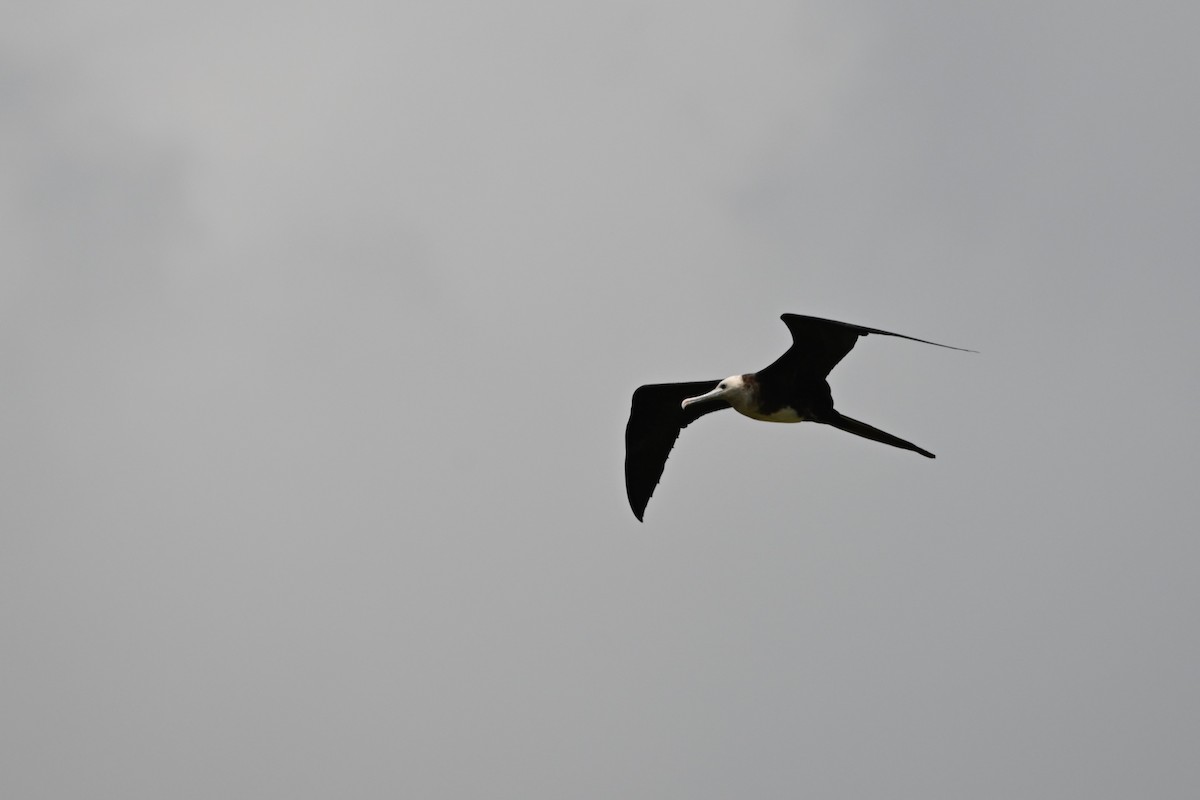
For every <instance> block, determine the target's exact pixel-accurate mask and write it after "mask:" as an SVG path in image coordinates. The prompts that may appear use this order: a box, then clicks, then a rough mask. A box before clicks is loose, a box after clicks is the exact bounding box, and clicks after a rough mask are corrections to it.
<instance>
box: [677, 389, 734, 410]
mask: <svg viewBox="0 0 1200 800" xmlns="http://www.w3.org/2000/svg"><path fill="white" fill-rule="evenodd" d="M728 392H729V390H728V389H722V388H721V387H720V386H718V387H717V388H715V389H713V390H712V391H711V392H705V393H704V394H701V395H697V396H696V397H689V398H688V399H686V400H684V401H683V403H681V404H680V408H687V407H688V406H690V405H691V404H692V403H703V402H704V401H705V400H716V399H718V398H721V397H724V396H725V395H726V394H727V393H728Z"/></svg>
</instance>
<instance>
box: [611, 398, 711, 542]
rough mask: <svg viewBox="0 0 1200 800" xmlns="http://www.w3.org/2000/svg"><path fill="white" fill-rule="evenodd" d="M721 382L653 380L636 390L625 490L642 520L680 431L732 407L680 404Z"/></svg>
mask: <svg viewBox="0 0 1200 800" xmlns="http://www.w3.org/2000/svg"><path fill="white" fill-rule="evenodd" d="M718 383H720V380H715V381H695V382H693V383H652V384H648V385H646V386H640V387H638V389H637V391H635V392H634V393H633V403H632V405H631V407H630V409H629V423H628V424H627V425H626V426H625V492H626V494H628V495H629V507H630V508H632V509H633V515H634V516H635V517H637V518H638V521H639V522H640V521H641V519H642V515H644V514H645V513H646V504H647V503H649V502H650V495H652V494H654V487H656V486H658V480H659V478H661V477H662V473H663V467H665V466H666V465H667V456H669V455H670V454H671V448H672V447H674V446H675V440H676V439H678V438H679V432H680V431H681V430H683V429H684V428H686V427H687V426H688V425H689V424H691V423H693V422H695V421H696V420H698V419H700V417H702V416H704V415H705V414H708V413H710V412H713V411H720V410H721V409H722V408H728V407H729V404H728V403H726V402H725V401H724V400H709V401H706V402H703V403H696V404H694V405H690V406H688V407H687V408H681V407H680V404H681V403H683V401H684V400H686V399H687V398H689V397H695V396H697V395H701V394H704V393H705V392H707V391H710V390H711V389H712V388H713V387H714V386H716V385H717V384H718Z"/></svg>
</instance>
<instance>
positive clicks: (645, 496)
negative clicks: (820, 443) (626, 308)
mask: <svg viewBox="0 0 1200 800" xmlns="http://www.w3.org/2000/svg"><path fill="white" fill-rule="evenodd" d="M780 319H782V320H783V322H784V324H785V325H787V326H788V330H790V331H791V333H792V346H791V347H789V348H788V350H787V352H786V353H784V354H783V355H782V356H780V357H779V358H778V359H776V361H775V363H773V364H771V365H770V366H769V367H767V368H765V369H760V370H759V371H758V372H751V373H746V374H745V375H732V376H730V377H728V378H726V379H725V380H721V381H718V380H711V381H691V382H689V383H651V384H647V385H646V386H640V387H638V389H637V390H636V391H635V392H634V393H633V404H632V407H631V408H630V411H629V423H628V424H627V425H626V426H625V491H626V493H627V494H628V495H629V506H630V508H632V509H633V514H634V516H636V517H637V518H638V521H641V520H642V517H643V515H644V514H645V513H646V504H647V503H649V502H650V496H651V495H652V494H654V488H655V487H656V486H658V481H659V479H660V478H661V477H662V473H663V468H664V467H665V466H666V464H667V456H668V455H670V453H671V448H672V447H674V446H675V440H676V439H678V438H679V432H680V431H682V430H683V429H684V428H686V427H687V426H688V425H690V424H691V423H693V422H695V421H696V420H698V419H700V417H702V416H704V415H705V414H709V413H711V412H713V411H720V410H721V409H723V408H730V407H732V408H733V409H734V410H736V411H738V412H739V413H741V414H744V415H746V416H747V417H750V418H752V419H759V420H764V421H766V422H820V423H823V424H825V425H832V426H833V427H835V428H839V429H841V430H844V431H847V432H848V433H853V434H857V435H858V436H863V437H865V438H867V439H873V440H874V441H876V442H883V443H884V444H890V445H891V446H892V447H899V448H902V449H904V450H912V451H913V452H914V453H920V454H921V455H923V456H925V457H926V458H935V457H936V456H934V454H933V453H931V452H929V451H928V450H926V449H924V448H923V447H918V446H917V445H915V444H913V443H912V442H906V441H905V440H904V439H901V438H900V437H898V436H893V435H892V434H890V433H887V432H885V431H881V430H879V428H876V427H873V426H871V425H868V424H867V423H865V422H859V421H858V420H856V419H851V418H850V417H847V416H845V415H844V414H840V413H838V412H837V411H835V410H834V408H833V395H832V394H831V392H830V390H829V383H828V382H827V381H826V377H827V376H828V375H829V373H830V371H831V370H832V369H833V368H834V367H836V366H837V364H838V362H839V361H841V360H842V359H843V358H845V357H846V354H847V353H849V352H850V351H851V350H852V349H853V348H854V345H855V343H857V342H858V338H859V337H860V336H866V335H867V334H871V333H877V334H881V335H883V336H897V337H899V338H901V339H910V340H912V341H914V342H921V343H922V344H932V345H935V346H937V347H945V348H948V349H950V350H963V351H965V352H968V353H973V352H975V351H974V350H966V348H963V347H951V346H950V345H948V344H938V343H937V342H931V341H929V340H927V339H918V338H916V337H915V336H905V335H904V334H902V333H892V332H891V331H881V330H879V329H878V328H864V327H863V326H861V325H851V324H849V323H846V322H835V321H834V320H831V319H821V318H819V317H805V316H801V315H799V314H784V315H783V316H782V317H780Z"/></svg>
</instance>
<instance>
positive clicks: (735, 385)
mask: <svg viewBox="0 0 1200 800" xmlns="http://www.w3.org/2000/svg"><path fill="white" fill-rule="evenodd" d="M754 388H755V387H754V379H753V377H752V376H750V375H731V376H729V377H728V378H726V379H725V380H723V381H721V382H720V383H718V384H717V385H716V388H714V389H713V390H712V391H709V392H705V393H704V394H702V395H697V396H696V397H689V398H688V399H686V400H684V401H683V406H682V407H683V408H687V407H688V406H690V405H691V404H692V403H702V402H704V401H705V400H724V401H725V402H726V403H729V405H731V406H733V407H734V408H737V409H741V408H743V407H747V408H748V407H749V406H750V405H752V404H753V402H754Z"/></svg>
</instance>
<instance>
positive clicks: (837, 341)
mask: <svg viewBox="0 0 1200 800" xmlns="http://www.w3.org/2000/svg"><path fill="white" fill-rule="evenodd" d="M780 319H782V320H783V322H784V324H785V325H787V326H788V330H789V331H791V332H792V346H791V347H789V348H788V351H787V352H786V353H784V354H783V355H782V356H780V357H779V358H778V359H777V360H776V361H775V363H774V364H772V365H771V366H769V367H767V368H766V369H763V370H759V373H758V374H759V375H760V376H761V375H763V374H764V373H765V374H767V375H769V374H771V372H778V371H780V370H782V369H789V370H792V371H793V372H795V373H797V374H799V375H802V376H804V377H810V378H820V379H824V378H825V377H826V376H827V375H828V374H829V373H830V372H831V371H832V370H833V368H834V367H836V366H837V365H838V362H839V361H841V360H842V359H843V358H845V357H846V354H847V353H849V352H850V351H851V350H853V349H854V345H855V343H856V342H858V337H860V336H866V335H867V334H869V333H878V334H881V335H883V336H896V337H899V338H901V339H909V340H910V341H914V342H921V343H922V344H932V345H934V346H936V347H946V348H949V349H950V350H964V349H965V348H962V347H950V345H948V344H938V343H937V342H931V341H929V340H928V339H918V338H917V337H915V336H905V335H904V334H903V333H892V332H891V331H881V330H879V329H878V328H864V327H863V326H862V325H851V324H850V323H848V322H836V321H834V320H831V319H821V318H820V317H805V316H801V315H800V314H784V315H783V316H782V317H780ZM965 352H968V353H973V352H975V351H974V350H965Z"/></svg>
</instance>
